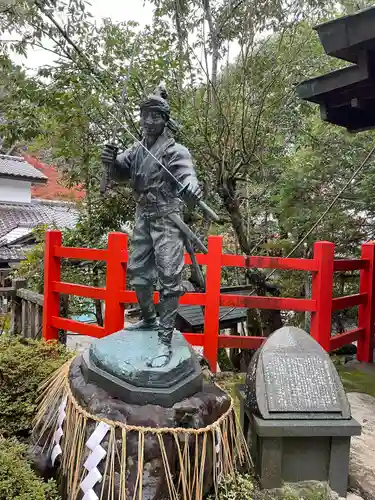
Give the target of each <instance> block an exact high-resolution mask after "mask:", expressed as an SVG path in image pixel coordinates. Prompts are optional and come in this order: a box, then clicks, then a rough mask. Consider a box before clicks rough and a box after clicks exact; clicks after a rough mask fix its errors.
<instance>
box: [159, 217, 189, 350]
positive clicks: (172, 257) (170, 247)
mask: <svg viewBox="0 0 375 500" xmlns="http://www.w3.org/2000/svg"><path fill="white" fill-rule="evenodd" d="M151 235H152V239H153V241H154V249H155V261H156V267H157V271H158V278H159V281H160V285H161V292H160V309H159V316H160V324H159V337H160V339H161V340H162V342H164V343H165V344H166V345H167V346H169V347H170V345H171V340H172V334H173V330H174V327H175V323H176V316H177V311H178V300H179V298H180V296H181V295H183V293H184V290H183V286H182V270H183V267H184V241H183V238H182V235H181V232H180V230H179V229H178V228H177V227H176V226H175V225H174V224H173V222H172V221H171V220H170V219H168V218H167V217H161V218H158V219H157V220H156V221H155V222H153V223H152V229H151Z"/></svg>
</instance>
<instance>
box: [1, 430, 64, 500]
mask: <svg viewBox="0 0 375 500" xmlns="http://www.w3.org/2000/svg"><path fill="white" fill-rule="evenodd" d="M0 498H1V500H59V499H60V496H59V494H58V491H57V487H56V483H55V482H54V481H49V482H48V483H45V482H43V481H42V480H41V479H39V478H38V477H37V476H36V474H35V473H34V472H33V470H32V469H31V467H30V464H29V463H28V461H27V459H26V447H25V446H24V445H21V444H19V443H18V442H17V441H16V440H15V439H5V438H2V437H0Z"/></svg>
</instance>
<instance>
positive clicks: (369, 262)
mask: <svg viewBox="0 0 375 500" xmlns="http://www.w3.org/2000/svg"><path fill="white" fill-rule="evenodd" d="M61 243H62V240H61V233H60V232H59V231H48V232H47V234H46V251H45V284H44V297H45V303H44V312H43V337H44V338H45V339H46V340H56V339H57V338H58V330H59V329H63V330H69V331H71V332H75V333H80V334H83V335H90V336H92V337H97V338H100V337H105V336H106V335H110V334H111V333H114V332H116V331H118V330H121V329H122V328H123V325H124V304H125V303H135V302H136V295H135V292H133V291H129V290H127V289H126V262H127V260H128V250H127V248H128V237H127V235H125V234H123V233H110V234H109V236H108V246H107V249H105V250H101V249H89V248H69V247H64V246H62V244H61ZM334 248H335V247H334V244H333V243H329V242H327V241H319V242H317V243H315V245H314V257H313V259H295V258H278V257H252V256H251V257H246V256H242V255H230V254H223V253H222V238H221V237H220V236H210V237H209V238H208V254H207V255H204V254H198V255H197V260H198V262H199V264H201V265H205V266H207V268H206V269H207V272H206V292H205V293H186V294H185V295H184V296H183V297H182V298H181V300H180V303H181V304H190V305H192V304H194V305H201V306H205V314H204V333H201V334H199V333H186V334H184V335H185V338H186V339H187V340H188V341H189V342H190V343H191V344H192V345H195V346H203V352H204V356H205V357H206V359H207V361H208V362H209V363H210V366H211V368H212V370H214V371H215V370H216V364H217V352H218V349H219V348H220V347H232V348H245V349H254V348H258V347H259V346H260V345H261V344H262V342H264V337H250V336H237V335H219V315H220V313H219V311H220V306H230V307H231V306H233V307H246V308H258V309H275V310H294V311H310V312H311V335H312V336H313V337H314V338H315V339H316V340H317V341H318V342H319V343H320V344H321V345H322V346H323V348H324V349H325V350H327V351H331V350H334V349H337V348H338V347H341V346H343V345H345V344H347V343H350V342H353V341H355V340H357V341H358V350H357V358H358V360H360V361H364V362H371V361H372V356H373V348H374V305H375V304H374V302H375V293H374V284H375V279H374V278H375V245H374V244H372V243H366V244H364V245H363V246H362V255H361V258H360V259H354V260H344V259H341V260H335V259H334ZM61 258H69V259H79V260H86V261H91V260H94V261H104V262H106V264H107V275H106V286H105V288H96V287H91V286H84V285H76V284H73V283H64V282H62V281H61ZM185 263H186V264H191V261H190V257H189V256H188V255H186V256H185ZM223 266H227V267H244V268H249V267H257V268H263V269H284V270H285V269H289V270H300V271H311V272H312V276H313V280H312V298H311V299H296V298H287V297H285V298H279V297H258V296H253V295H251V296H245V295H229V294H222V293H220V286H221V269H222V267H223ZM350 270H360V290H359V293H357V294H355V295H349V296H345V297H339V298H332V289H333V279H334V272H335V271H350ZM61 293H63V294H69V295H76V296H82V297H88V298H92V299H102V300H104V301H105V317H104V326H103V327H100V326H98V325H87V324H84V323H81V322H79V321H73V320H71V319H66V318H60V317H59V304H60V297H59V295H60V294H61ZM157 300H158V294H157V293H155V301H157ZM357 305H358V306H359V311H358V327H357V328H355V329H354V330H351V331H347V332H345V333H342V334H339V335H336V336H334V337H331V316H332V311H337V310H340V309H345V308H348V307H353V306H357Z"/></svg>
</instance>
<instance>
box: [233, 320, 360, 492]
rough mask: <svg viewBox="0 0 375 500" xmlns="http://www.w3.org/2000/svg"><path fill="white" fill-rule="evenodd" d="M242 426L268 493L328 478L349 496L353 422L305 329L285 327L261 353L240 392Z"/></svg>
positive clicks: (326, 360)
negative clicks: (295, 484)
mask: <svg viewBox="0 0 375 500" xmlns="http://www.w3.org/2000/svg"><path fill="white" fill-rule="evenodd" d="M239 394H240V397H241V423H242V427H243V429H244V433H245V436H247V440H248V444H249V447H250V453H251V455H252V457H253V459H254V462H255V466H256V470H257V473H258V474H259V477H260V481H261V485H262V487H263V488H267V489H268V488H279V487H281V485H282V483H283V482H292V483H293V482H300V481H327V482H328V483H329V485H330V487H331V489H332V490H334V491H336V492H337V493H338V494H339V495H340V496H346V491H347V483H348V468H349V450H350V438H351V436H354V435H359V434H360V432H361V427H360V425H359V424H358V423H357V422H356V421H355V420H354V419H353V418H351V413H350V406H349V402H348V399H347V397H346V394H345V391H344V388H343V386H342V383H341V380H340V378H339V376H338V373H337V371H336V368H335V367H334V365H333V363H332V361H331V359H330V357H329V355H328V354H327V353H326V352H325V351H324V350H323V348H322V347H321V346H320V345H319V344H318V343H317V342H316V341H315V340H314V339H313V338H312V337H311V336H309V335H308V334H307V333H306V332H304V331H303V330H301V329H299V328H296V327H284V328H281V329H279V330H277V331H276V332H274V333H273V334H272V335H271V336H270V337H269V338H268V339H267V340H266V342H265V343H264V344H263V346H262V347H261V348H260V349H259V350H258V351H257V353H256V354H255V356H254V357H253V359H252V361H251V363H250V365H249V368H248V372H247V377H246V384H245V386H242V387H239Z"/></svg>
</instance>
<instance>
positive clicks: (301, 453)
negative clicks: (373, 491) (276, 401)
mask: <svg viewBox="0 0 375 500" xmlns="http://www.w3.org/2000/svg"><path fill="white" fill-rule="evenodd" d="M237 394H238V395H239V397H240V399H241V424H242V428H243V429H244V432H245V436H246V440H247V443H248V446H249V450H250V454H251V456H252V457H253V460H254V464H255V469H256V473H257V475H258V476H259V478H260V483H261V487H262V488H264V489H273V488H281V487H282V485H283V483H298V482H300V481H307V480H309V481H321V482H327V483H328V484H329V485H330V488H331V489H332V490H333V491H336V492H337V493H338V494H339V495H340V496H346V491H347V486H348V474H349V452H350V439H351V436H358V435H359V434H360V433H361V426H360V425H359V424H358V422H357V421H356V420H354V418H351V419H349V420H340V421H337V420H294V421H290V420H265V419H263V418H260V417H258V416H256V415H254V414H252V413H251V412H250V411H249V410H247V409H246V407H245V405H244V399H245V393H244V387H243V386H238V387H237Z"/></svg>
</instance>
